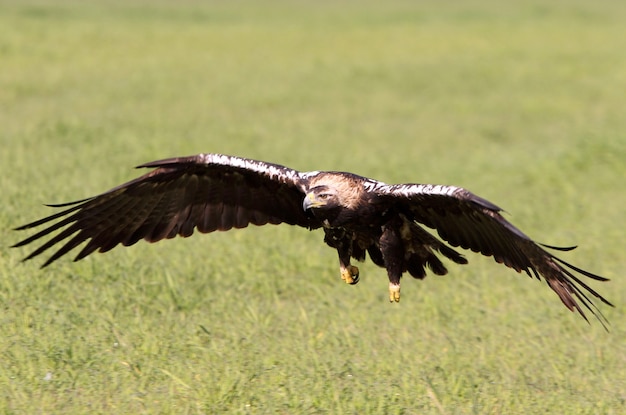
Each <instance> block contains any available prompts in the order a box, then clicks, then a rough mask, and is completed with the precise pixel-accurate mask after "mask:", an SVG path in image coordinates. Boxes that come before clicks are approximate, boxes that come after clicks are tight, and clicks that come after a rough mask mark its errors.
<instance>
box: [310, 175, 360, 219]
mask: <svg viewBox="0 0 626 415" xmlns="http://www.w3.org/2000/svg"><path fill="white" fill-rule="evenodd" d="M359 179H360V177H359V176H355V175H351V174H349V173H341V172H323V173H320V174H319V175H317V176H316V177H314V178H313V179H311V181H310V183H309V187H308V190H307V192H306V196H305V197H304V200H303V202H302V208H303V209H304V210H305V211H306V212H308V213H310V214H312V215H313V216H315V217H316V218H318V219H320V220H322V221H323V222H324V223H325V224H328V225H327V226H339V225H340V224H342V223H343V222H344V221H345V220H347V219H349V218H350V217H352V216H353V215H354V212H355V211H356V210H357V209H358V207H359V205H360V204H361V202H362V200H361V198H362V196H363V184H362V181H361V180H359Z"/></svg>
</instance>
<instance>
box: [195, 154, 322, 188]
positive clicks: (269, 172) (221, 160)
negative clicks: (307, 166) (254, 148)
mask: <svg viewBox="0 0 626 415" xmlns="http://www.w3.org/2000/svg"><path fill="white" fill-rule="evenodd" d="M200 157H202V159H203V162H204V163H205V164H207V165H209V164H214V165H220V166H232V167H238V168H241V169H246V170H250V171H254V172H257V173H260V174H263V175H265V176H268V177H269V178H270V179H272V180H275V179H277V180H278V181H280V182H283V183H284V182H292V183H298V182H300V180H301V179H303V178H306V177H308V176H309V175H311V174H312V173H316V172H309V173H304V174H303V173H300V172H299V171H297V170H294V169H290V168H289V167H285V166H281V165H279V164H273V163H266V162H264V161H258V160H252V159H247V158H243V157H236V156H227V155H224V154H200Z"/></svg>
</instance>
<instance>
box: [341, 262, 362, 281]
mask: <svg viewBox="0 0 626 415" xmlns="http://www.w3.org/2000/svg"><path fill="white" fill-rule="evenodd" d="M341 279H342V280H344V281H345V282H346V284H352V285H354V284H356V283H357V282H359V268H357V267H355V266H354V265H348V267H347V268H342V269H341Z"/></svg>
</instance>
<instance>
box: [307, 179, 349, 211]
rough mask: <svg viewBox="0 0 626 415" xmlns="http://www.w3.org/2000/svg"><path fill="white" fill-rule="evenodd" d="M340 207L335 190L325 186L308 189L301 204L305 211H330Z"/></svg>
mask: <svg viewBox="0 0 626 415" xmlns="http://www.w3.org/2000/svg"><path fill="white" fill-rule="evenodd" d="M340 207H341V200H340V197H339V195H338V194H337V190H336V189H334V188H332V187H329V186H326V185H321V186H315V187H313V188H311V189H309V191H308V192H307V194H306V196H305V197H304V201H303V202H302V208H303V209H304V210H305V211H309V210H313V211H317V210H332V209H336V208H340Z"/></svg>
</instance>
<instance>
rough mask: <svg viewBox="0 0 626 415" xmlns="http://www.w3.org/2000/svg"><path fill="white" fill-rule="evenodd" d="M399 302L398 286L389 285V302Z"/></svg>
mask: <svg viewBox="0 0 626 415" xmlns="http://www.w3.org/2000/svg"><path fill="white" fill-rule="evenodd" d="M399 301H400V284H394V283H392V282H390V283H389V302H391V303H393V302H396V303H397V302H399Z"/></svg>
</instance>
